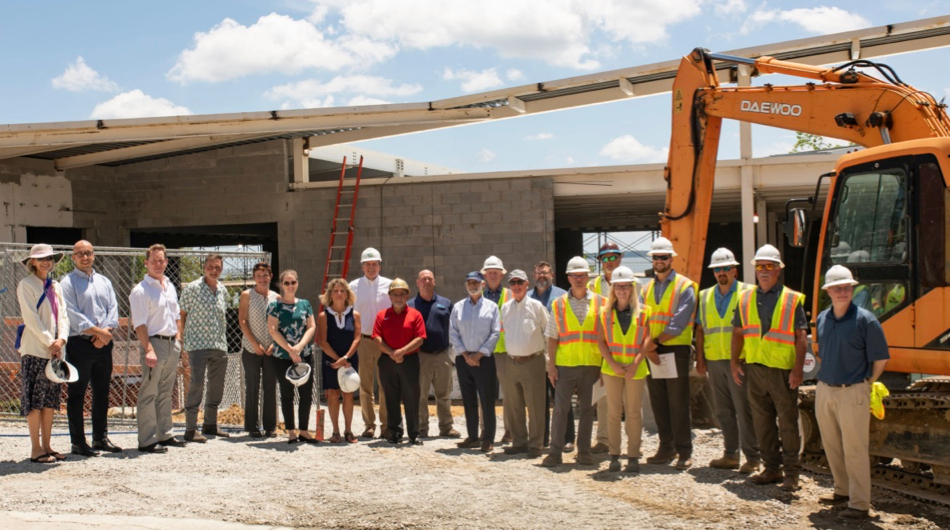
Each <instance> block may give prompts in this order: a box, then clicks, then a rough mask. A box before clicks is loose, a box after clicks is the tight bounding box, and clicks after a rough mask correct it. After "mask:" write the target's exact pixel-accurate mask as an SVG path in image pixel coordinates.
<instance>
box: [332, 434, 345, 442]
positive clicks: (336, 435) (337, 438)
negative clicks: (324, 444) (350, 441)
mask: <svg viewBox="0 0 950 530" xmlns="http://www.w3.org/2000/svg"><path fill="white" fill-rule="evenodd" d="M342 441H343V438H341V437H340V433H338V432H335V433H333V436H331V437H330V443H331V444H338V443H340V442H342Z"/></svg>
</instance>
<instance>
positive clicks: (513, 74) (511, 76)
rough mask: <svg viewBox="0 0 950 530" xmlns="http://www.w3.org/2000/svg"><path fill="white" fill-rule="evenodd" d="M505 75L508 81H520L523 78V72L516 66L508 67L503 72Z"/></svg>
mask: <svg viewBox="0 0 950 530" xmlns="http://www.w3.org/2000/svg"><path fill="white" fill-rule="evenodd" d="M505 77H507V78H508V80H509V81H521V80H522V79H524V74H523V73H522V72H521V70H518V69H517V68H509V69H508V71H507V72H505Z"/></svg>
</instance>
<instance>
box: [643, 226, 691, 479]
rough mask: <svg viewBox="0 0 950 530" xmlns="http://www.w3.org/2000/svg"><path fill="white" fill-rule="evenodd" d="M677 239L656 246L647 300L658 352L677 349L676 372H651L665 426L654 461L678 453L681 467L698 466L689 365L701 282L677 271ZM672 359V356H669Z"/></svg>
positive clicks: (653, 397)
mask: <svg viewBox="0 0 950 530" xmlns="http://www.w3.org/2000/svg"><path fill="white" fill-rule="evenodd" d="M676 255H677V254H676V251H675V250H673V243H672V242H670V240H669V239H667V238H665V237H661V238H658V239H656V240H655V241H654V242H653V243H652V244H651V245H650V251H649V252H647V256H650V259H651V260H652V261H653V273H654V275H653V278H652V279H651V280H650V283H648V284H647V286H646V288H645V289H644V290H643V305H644V306H646V307H648V308H650V320H649V326H650V338H652V339H653V342H654V343H656V348H657V349H656V352H657V354H658V355H661V356H663V355H664V354H672V360H673V363H674V366H675V367H676V374H675V376H674V377H670V378H661V377H657V376H656V373H651V374H650V375H649V376H648V377H647V390H648V391H649V393H650V407H651V408H652V409H653V416H654V419H655V420H656V427H657V431H659V437H660V445H659V447H658V448H657V450H656V454H655V455H653V456H651V457H649V458H647V463H648V464H658V465H665V464H668V463H670V462H671V461H673V459H674V458H676V469H679V470H684V469H689V467H690V466H691V465H692V456H693V440H692V432H691V424H690V414H689V369H690V361H691V359H690V357H691V355H692V343H693V319H694V317H695V314H696V291H697V290H698V289H697V287H696V282H694V281H693V280H691V279H689V278H687V277H685V276H683V275H682V274H678V273H677V272H676V271H675V270H673V257H674V256H676ZM667 358H669V357H667ZM654 372H655V371H654Z"/></svg>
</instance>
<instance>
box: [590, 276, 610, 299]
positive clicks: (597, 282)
mask: <svg viewBox="0 0 950 530" xmlns="http://www.w3.org/2000/svg"><path fill="white" fill-rule="evenodd" d="M603 284H604V276H603V275H600V276H598V277H596V278H594V279H593V280H591V281H590V282H588V284H587V289H589V290H591V291H594V294H599V295H601V296H603V297H604V298H606V297H607V295H606V294H604V291H603V290H602V286H603ZM607 289H608V290H609V289H610V284H607Z"/></svg>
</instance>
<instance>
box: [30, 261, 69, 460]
mask: <svg viewBox="0 0 950 530" xmlns="http://www.w3.org/2000/svg"><path fill="white" fill-rule="evenodd" d="M61 259H63V253H62V252H54V251H53V248H52V247H51V246H49V245H34V246H33V248H31V249H30V255H29V256H28V257H27V258H25V259H24V260H23V265H25V266H26V268H27V269H28V270H29V271H30V275H29V276H27V277H26V278H23V279H22V280H20V283H19V284H18V285H17V290H16V293H17V300H18V301H19V302H20V314H22V315H23V327H22V329H18V330H17V350H18V351H19V352H20V383H21V387H20V413H21V414H23V415H24V416H26V422H27V425H28V426H29V430H30V441H31V442H32V444H33V450H32V452H31V453H30V461H31V462H36V463H44V464H49V463H52V462H56V461H57V460H65V459H66V457H65V456H64V455H62V454H60V453H58V452H56V451H54V450H53V449H52V447H50V436H51V435H52V429H53V412H54V411H56V410H59V405H60V396H61V394H62V391H63V385H62V381H63V380H62V379H61V378H59V377H57V376H56V373H57V372H58V371H57V372H54V373H53V374H52V377H50V376H47V370H46V369H47V367H48V365H49V364H50V361H51V360H52V359H59V358H60V357H62V356H64V355H65V354H66V339H67V338H68V337H69V316H68V315H67V314H66V301H65V300H64V299H63V291H62V289H61V288H60V286H59V282H56V281H53V278H52V276H51V275H50V273H51V272H52V270H53V267H55V266H56V264H57V263H59V261H60V260H61ZM71 372H72V376H73V377H75V369H73V370H71Z"/></svg>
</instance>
